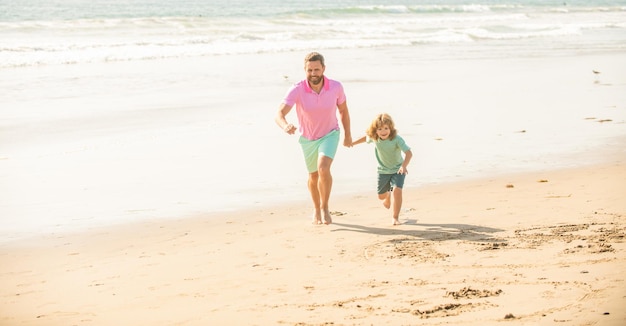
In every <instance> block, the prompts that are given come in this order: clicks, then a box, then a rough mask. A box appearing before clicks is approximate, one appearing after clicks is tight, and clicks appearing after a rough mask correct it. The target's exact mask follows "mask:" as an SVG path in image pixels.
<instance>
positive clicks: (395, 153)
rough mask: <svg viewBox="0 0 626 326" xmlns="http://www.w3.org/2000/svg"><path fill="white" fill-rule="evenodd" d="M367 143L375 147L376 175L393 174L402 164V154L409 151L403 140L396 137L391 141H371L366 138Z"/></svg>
mask: <svg viewBox="0 0 626 326" xmlns="http://www.w3.org/2000/svg"><path fill="white" fill-rule="evenodd" d="M367 142H368V143H374V145H375V146H376V149H375V152H376V160H377V161H378V174H395V173H398V169H400V167H401V166H402V162H404V157H402V152H406V151H409V150H411V148H410V147H409V146H408V145H407V144H406V143H405V142H404V139H403V138H402V137H400V136H399V135H396V137H394V138H393V139H385V140H380V139H379V140H377V141H376V140H373V139H371V138H369V137H367Z"/></svg>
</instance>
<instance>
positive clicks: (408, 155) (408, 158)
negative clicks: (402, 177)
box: [398, 149, 413, 174]
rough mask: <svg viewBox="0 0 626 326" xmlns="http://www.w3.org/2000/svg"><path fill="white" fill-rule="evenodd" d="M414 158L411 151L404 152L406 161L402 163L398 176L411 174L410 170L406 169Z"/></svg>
mask: <svg viewBox="0 0 626 326" xmlns="http://www.w3.org/2000/svg"><path fill="white" fill-rule="evenodd" d="M412 157H413V153H412V152H411V150H410V149H409V150H408V151H406V152H404V161H403V162H402V166H401V167H400V168H399V169H398V174H407V173H409V170H407V168H406V167H407V166H408V165H409V162H411V158H412Z"/></svg>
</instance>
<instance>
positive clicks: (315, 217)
mask: <svg viewBox="0 0 626 326" xmlns="http://www.w3.org/2000/svg"><path fill="white" fill-rule="evenodd" d="M312 224H313V225H322V216H321V214H320V213H317V212H316V213H315V214H313V222H312Z"/></svg>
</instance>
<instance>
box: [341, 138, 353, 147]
mask: <svg viewBox="0 0 626 326" xmlns="http://www.w3.org/2000/svg"><path fill="white" fill-rule="evenodd" d="M343 146H345V147H352V146H354V143H353V142H352V137H351V136H346V137H344V138H343Z"/></svg>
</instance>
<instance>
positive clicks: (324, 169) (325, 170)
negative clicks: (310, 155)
mask: <svg viewBox="0 0 626 326" xmlns="http://www.w3.org/2000/svg"><path fill="white" fill-rule="evenodd" d="M332 163H333V159H332V158H330V157H328V156H320V158H319V161H318V163H317V172H319V173H320V174H322V175H325V176H326V175H329V174H330V166H331V164H332Z"/></svg>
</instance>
